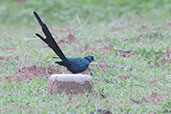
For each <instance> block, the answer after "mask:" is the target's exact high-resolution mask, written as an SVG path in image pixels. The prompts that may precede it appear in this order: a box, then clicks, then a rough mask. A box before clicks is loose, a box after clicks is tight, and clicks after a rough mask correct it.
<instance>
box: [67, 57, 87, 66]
mask: <svg viewBox="0 0 171 114" xmlns="http://www.w3.org/2000/svg"><path fill="white" fill-rule="evenodd" d="M67 59H68V61H69V62H70V63H74V64H77V65H87V64H89V63H88V61H87V60H85V59H84V58H70V57H67Z"/></svg>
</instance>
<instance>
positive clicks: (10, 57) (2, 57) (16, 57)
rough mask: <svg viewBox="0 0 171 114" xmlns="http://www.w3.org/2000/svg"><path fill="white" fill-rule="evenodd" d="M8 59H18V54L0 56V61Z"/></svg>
mask: <svg viewBox="0 0 171 114" xmlns="http://www.w3.org/2000/svg"><path fill="white" fill-rule="evenodd" d="M10 59H16V60H18V59H19V57H18V56H0V61H8V60H10Z"/></svg>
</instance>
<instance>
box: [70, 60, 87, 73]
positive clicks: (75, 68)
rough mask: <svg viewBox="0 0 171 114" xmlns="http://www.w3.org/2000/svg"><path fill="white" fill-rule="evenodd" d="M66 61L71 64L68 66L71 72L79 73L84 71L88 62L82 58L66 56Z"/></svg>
mask: <svg viewBox="0 0 171 114" xmlns="http://www.w3.org/2000/svg"><path fill="white" fill-rule="evenodd" d="M67 59H68V61H69V62H70V63H71V66H70V67H69V68H68V70H70V71H71V72H73V73H80V72H83V71H85V70H86V69H87V68H88V66H89V64H90V62H89V61H88V60H86V59H84V58H70V57H68V58H67Z"/></svg>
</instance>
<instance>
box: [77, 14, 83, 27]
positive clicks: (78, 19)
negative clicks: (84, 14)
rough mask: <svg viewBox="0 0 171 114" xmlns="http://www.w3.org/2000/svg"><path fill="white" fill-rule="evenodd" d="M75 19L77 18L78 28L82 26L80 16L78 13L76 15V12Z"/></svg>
mask: <svg viewBox="0 0 171 114" xmlns="http://www.w3.org/2000/svg"><path fill="white" fill-rule="evenodd" d="M76 19H77V21H78V24H79V26H80V28H81V27H82V25H81V21H80V18H79V15H78V14H76Z"/></svg>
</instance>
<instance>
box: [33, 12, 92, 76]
mask: <svg viewBox="0 0 171 114" xmlns="http://www.w3.org/2000/svg"><path fill="white" fill-rule="evenodd" d="M34 16H35V17H36V19H37V21H38V22H39V24H40V26H41V28H42V31H43V33H44V35H45V36H46V38H43V37H42V36H41V35H40V34H38V33H36V36H38V37H39V38H40V39H41V40H42V41H43V42H45V43H46V44H47V45H48V46H49V47H50V48H51V49H52V50H53V51H54V52H55V53H56V55H57V56H58V57H59V58H60V59H61V60H62V61H57V62H55V63H57V64H59V65H62V66H65V67H66V68H67V69H68V70H69V71H71V72H72V73H80V72H83V71H85V70H86V69H87V68H88V66H89V64H90V63H91V62H92V61H93V60H94V57H93V56H91V55H89V56H86V57H84V58H70V57H65V55H64V54H63V52H62V50H61V49H60V48H59V46H58V44H57V43H56V42H55V40H54V38H53V36H52V34H51V33H50V31H49V29H48V27H47V26H46V24H45V23H43V22H42V20H41V19H40V17H39V15H38V14H37V13H36V12H34Z"/></svg>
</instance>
